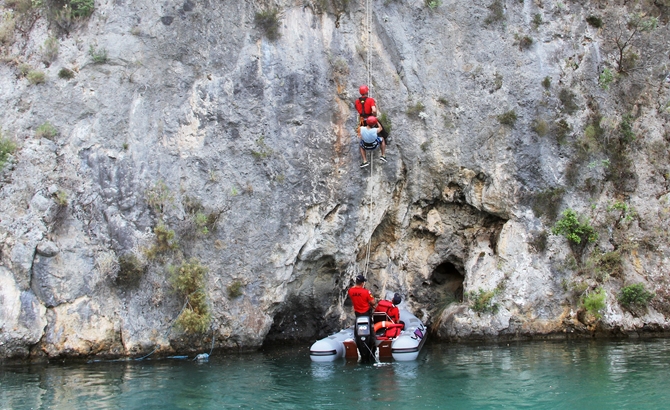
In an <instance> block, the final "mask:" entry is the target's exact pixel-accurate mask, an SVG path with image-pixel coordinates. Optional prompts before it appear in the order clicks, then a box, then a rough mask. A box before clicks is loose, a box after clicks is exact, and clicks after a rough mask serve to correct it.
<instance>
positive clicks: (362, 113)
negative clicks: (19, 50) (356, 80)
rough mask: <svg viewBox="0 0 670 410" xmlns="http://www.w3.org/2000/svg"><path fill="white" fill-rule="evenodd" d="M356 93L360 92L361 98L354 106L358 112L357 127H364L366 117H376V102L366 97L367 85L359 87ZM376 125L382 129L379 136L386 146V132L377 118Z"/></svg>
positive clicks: (368, 90)
mask: <svg viewBox="0 0 670 410" xmlns="http://www.w3.org/2000/svg"><path fill="white" fill-rule="evenodd" d="M358 91H359V92H360V94H361V96H360V97H358V99H356V101H355V102H354V105H355V107H356V111H358V125H359V127H364V126H365V125H366V120H367V118H368V117H370V116H374V117H377V102H376V101H375V99H374V98H372V97H368V93H369V92H370V89H369V88H368V86H367V85H362V86H360V88H359V89H358ZM377 124H379V125H380V127H381V128H382V131H381V133H380V134H379V136H380V137H382V138H383V139H384V142H385V143H387V144H388V131H386V130H385V129H384V126H383V125H382V123H381V122H380V121H379V118H377Z"/></svg>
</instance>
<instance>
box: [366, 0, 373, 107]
mask: <svg viewBox="0 0 670 410" xmlns="http://www.w3.org/2000/svg"><path fill="white" fill-rule="evenodd" d="M365 25H366V26H367V30H368V47H367V48H368V49H367V52H368V53H367V54H368V55H367V69H368V82H367V84H368V87H369V88H372V83H371V82H370V71H371V65H370V61H371V55H372V51H371V48H372V5H371V1H370V0H367V4H366V6H365ZM370 96H372V93H371V92H370Z"/></svg>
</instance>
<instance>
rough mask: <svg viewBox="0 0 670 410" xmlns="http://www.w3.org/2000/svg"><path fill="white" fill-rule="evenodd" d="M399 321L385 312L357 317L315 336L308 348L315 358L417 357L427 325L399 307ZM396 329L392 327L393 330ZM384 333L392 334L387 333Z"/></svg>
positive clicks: (318, 359) (400, 358)
mask: <svg viewBox="0 0 670 410" xmlns="http://www.w3.org/2000/svg"><path fill="white" fill-rule="evenodd" d="M399 311H400V323H398V324H396V323H392V322H390V321H388V320H386V319H387V317H386V315H385V314H377V313H374V314H373V315H372V321H370V318H368V317H358V318H356V324H355V326H352V327H349V328H346V329H343V330H340V331H339V332H338V333H335V334H332V335H330V336H327V337H324V338H323V339H320V340H317V341H316V342H314V344H313V345H312V346H311V347H310V349H309V357H310V358H311V359H312V361H314V362H332V361H335V360H338V359H342V358H345V359H347V360H359V357H360V358H361V359H362V360H365V359H366V358H368V359H369V358H370V357H372V358H374V359H378V360H380V361H389V360H391V359H393V360H396V361H411V360H416V358H417V357H418V356H419V352H420V351H421V348H422V347H423V344H424V342H425V341H426V336H427V334H426V333H427V332H426V327H425V326H424V325H423V322H421V321H420V320H419V319H418V318H417V317H416V316H414V315H413V314H412V313H410V312H409V311H407V310H405V309H403V308H400V309H399ZM394 329H395V330H396V331H393V330H394ZM387 334H389V335H392V336H386V335H387Z"/></svg>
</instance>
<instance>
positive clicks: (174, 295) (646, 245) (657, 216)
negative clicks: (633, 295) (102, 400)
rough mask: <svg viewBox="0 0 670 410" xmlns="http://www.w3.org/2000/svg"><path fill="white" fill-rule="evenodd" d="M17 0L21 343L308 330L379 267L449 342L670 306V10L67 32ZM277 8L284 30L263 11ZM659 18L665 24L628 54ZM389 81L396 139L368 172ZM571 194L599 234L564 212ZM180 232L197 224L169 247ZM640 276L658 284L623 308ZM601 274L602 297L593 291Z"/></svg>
mask: <svg viewBox="0 0 670 410" xmlns="http://www.w3.org/2000/svg"><path fill="white" fill-rule="evenodd" d="M5 3H6V4H5V10H4V11H5V17H4V19H5V20H4V21H3V24H5V23H6V22H7V19H8V17H7V16H12V15H13V16H15V19H16V20H15V21H16V22H17V23H16V27H17V29H16V30H15V31H14V34H13V37H11V38H10V39H9V40H5V41H3V43H2V55H3V56H4V59H3V63H2V64H0V73H1V75H0V87H1V88H2V91H3V92H2V93H1V94H0V99H1V100H0V104H1V105H2V107H4V115H3V120H2V123H1V124H0V125H1V126H2V135H3V137H5V138H10V139H12V140H13V141H15V142H16V143H17V145H18V149H17V150H16V151H15V152H14V153H13V154H12V156H11V157H10V158H9V162H8V164H7V165H6V166H5V168H4V169H3V170H2V182H1V183H0V193H1V194H0V196H1V197H2V201H0V215H1V216H0V257H1V261H0V262H1V266H0V283H1V284H2V286H0V302H2V303H1V304H0V357H5V358H7V357H25V356H27V355H29V354H31V353H32V354H33V355H46V356H48V357H58V356H68V355H103V356H104V355H108V356H119V355H139V354H147V353H149V352H152V351H154V349H156V351H158V352H159V353H170V352H175V351H180V352H191V351H198V350H202V349H207V348H209V347H210V346H211V345H212V344H213V345H214V346H215V347H218V348H236V349H252V348H256V347H258V346H260V345H261V344H262V343H263V342H264V341H268V342H276V341H295V340H300V341H301V342H305V343H306V341H308V340H313V339H314V338H316V337H320V336H323V335H324V334H326V333H328V332H331V331H334V330H336V329H338V328H340V327H341V326H343V325H344V324H347V323H350V322H351V317H352V312H351V307H350V305H349V304H348V303H347V300H346V289H347V288H348V287H349V286H350V285H351V281H352V278H353V277H354V276H355V275H356V274H358V273H364V274H366V275H367V276H368V277H369V285H370V287H371V289H372V290H373V293H374V294H375V295H376V296H378V297H384V296H385V295H386V293H387V292H395V291H397V292H400V293H401V294H402V295H403V298H404V303H406V304H407V306H408V307H409V308H410V309H412V310H413V311H414V312H415V313H417V315H418V316H419V317H421V318H422V319H423V320H424V321H425V322H426V323H428V324H429V325H430V326H431V328H432V330H433V333H434V335H435V336H437V337H441V338H445V339H471V338H501V337H505V338H508V337H511V338H519V337H533V336H546V335H554V334H562V333H577V334H585V335H591V334H636V333H637V332H640V331H662V330H665V329H667V327H668V320H667V319H666V315H668V314H670V304H668V302H670V291H668V289H669V288H668V285H669V279H668V276H667V267H668V266H669V265H668V245H667V243H668V242H667V239H668V238H667V232H668V217H667V215H668V210H669V209H670V208H669V206H670V204H669V202H668V187H669V183H668V180H670V177H668V175H670V165H669V161H668V140H669V139H670V138H668V135H670V129H669V126H668V120H669V119H670V112H669V108H668V104H669V103H668V101H670V92H669V88H670V82H669V78H670V77H668V75H669V73H670V67H669V64H668V55H667V50H668V47H667V46H668V40H667V39H668V38H670V36H669V35H668V34H669V33H668V26H667V11H668V10H667V7H666V6H663V5H662V4H654V3H647V2H642V3H640V4H637V5H636V6H632V5H626V4H618V3H616V2H572V1H570V2H566V3H560V2H559V3H556V4H553V3H552V4H549V3H546V2H531V1H528V0H527V1H524V2H517V1H506V2H491V3H489V2H488V1H486V2H480V1H475V2H469V3H464V2H456V1H443V2H442V3H441V4H440V5H439V6H438V7H436V8H434V9H431V8H429V7H427V6H426V3H425V2H424V1H419V0H417V1H372V2H371V4H372V11H373V12H372V15H371V22H372V24H371V27H370V30H369V31H368V30H367V27H366V25H365V22H366V14H365V4H364V2H353V1H350V2H337V1H333V2H327V1H324V2H309V1H305V2H289V1H280V2H277V3H274V4H272V5H271V4H269V3H268V4H264V3H262V2H238V3H235V2H232V3H231V2H226V3H221V2H212V1H207V0H205V1H201V2H194V1H186V2H173V1H165V2H159V3H156V2H150V1H144V0H138V1H123V0H115V1H96V3H95V7H96V8H95V12H94V13H93V15H92V16H90V17H89V18H88V19H85V20H82V21H79V22H77V23H76V24H74V25H73V26H72V27H70V28H69V29H68V31H64V30H63V29H62V28H59V27H58V25H57V24H56V23H55V22H54V20H53V19H52V18H51V19H50V18H49V13H48V11H47V10H46V9H45V8H41V9H33V10H31V11H28V12H26V13H24V14H21V13H19V12H18V11H16V10H14V11H12V10H10V9H11V7H10V5H8V4H7V2H5ZM47 3H48V2H47ZM497 6H500V7H502V8H501V9H499V11H501V14H496V10H498V9H497V8H496V7H497ZM270 7H278V10H279V11H280V13H279V15H278V16H279V18H278V21H279V33H280V37H279V38H278V39H276V40H274V41H271V40H269V39H268V38H267V36H265V35H264V33H263V30H262V29H261V27H259V24H258V23H257V22H255V16H256V13H258V12H259V11H262V10H268V9H269V8H270ZM634 13H646V14H644V16H645V18H648V17H650V16H653V17H657V18H658V26H657V27H655V29H654V30H652V31H650V32H639V33H637V34H635V35H634V36H633V37H632V40H631V43H630V44H631V45H630V46H629V48H627V49H626V50H625V51H630V52H634V53H635V54H636V55H637V60H636V61H635V62H634V64H633V67H631V68H630V69H629V70H627V72H625V73H623V72H622V73H618V71H617V68H618V61H619V54H618V51H619V50H618V49H617V47H616V41H615V39H616V38H618V37H617V36H619V38H620V37H621V36H623V35H628V34H630V33H632V32H631V31H625V30H626V29H624V28H622V27H625V24H619V23H620V22H624V23H625V22H626V21H628V20H629V19H630V18H631V16H633V15H634ZM538 16H539V17H538ZM589 16H599V17H601V18H602V21H603V22H604V25H603V27H601V28H596V27H594V26H593V25H590V24H587V23H586V18H587V17H589ZM19 29H20V30H19ZM49 37H55V38H56V39H57V41H58V54H57V57H56V58H55V59H53V61H51V62H49V63H45V62H44V60H45V58H44V55H45V48H46V43H45V41H46V40H47V39H48V38H49ZM626 38H627V37H626ZM528 39H531V40H528ZM104 50H106V53H107V59H106V61H104V62H95V61H94V55H96V54H98V55H100V53H101V52H102V51H104ZM368 52H369V56H370V62H371V66H370V70H369V73H368V70H367V58H368ZM631 58H632V57H631ZM633 60H635V59H634V58H633ZM22 64H28V65H29V66H30V67H31V68H32V69H34V70H41V71H43V72H44V73H45V75H46V81H45V82H44V83H41V84H31V83H30V81H29V80H28V79H27V78H26V77H25V76H23V75H21V70H22V69H24V68H22V67H25V66H22ZM62 68H67V69H70V70H72V71H73V72H74V78H72V79H64V78H60V77H59V75H58V74H59V71H60V70H61V69H62ZM606 68H607V69H608V70H610V71H611V72H614V73H615V74H617V75H616V77H615V78H614V79H613V81H612V82H611V84H608V88H607V89H606V88H604V87H603V86H602V85H603V84H602V82H601V83H599V78H600V74H601V73H602V72H603V70H604V69H606ZM368 75H369V78H370V86H371V89H372V96H373V97H375V98H376V99H377V102H378V106H379V108H380V110H381V112H382V113H384V114H385V115H386V116H387V118H388V119H389V122H388V125H392V133H391V135H392V139H391V143H390V145H389V147H388V154H387V156H388V159H389V162H388V163H386V164H381V163H380V162H378V161H375V162H373V166H372V167H371V168H370V169H364V170H361V169H359V167H358V164H359V161H360V154H359V153H358V148H357V145H356V135H355V127H356V115H355V110H354V109H353V104H352V101H353V99H354V98H356V97H357V96H358V93H357V90H358V86H359V85H360V84H362V83H367V82H368ZM418 103H421V104H420V105H418ZM573 105H574V107H573ZM510 111H513V112H514V114H515V115H516V121H515V122H513V123H512V124H503V123H501V120H500V116H502V115H503V114H505V113H508V112H510ZM626 115H630V117H625V116H626ZM625 118H628V119H627V120H625V121H624V119H625ZM45 122H49V123H50V124H51V125H53V127H54V128H55V129H56V130H57V134H56V135H53V136H52V135H44V133H43V132H41V131H40V130H39V127H40V126H41V125H43V124H44V123H45ZM624 122H626V124H629V125H630V126H631V127H630V129H628V128H625V124H624ZM622 124H624V125H622ZM622 127H623V128H622ZM622 130H624V131H625V130H628V131H629V132H628V133H626V132H624V131H622ZM630 133H633V134H634V138H628V139H626V138H627V137H626V136H630ZM629 140H634V141H629ZM375 155H378V154H375ZM375 158H376V157H375ZM615 204H620V205H619V207H618V208H615V207H614V205H615ZM623 205H625V206H626V207H627V208H625V209H624V208H622V207H623ZM567 208H570V209H574V210H576V211H577V212H578V213H579V214H580V215H582V216H583V218H585V219H586V220H587V221H588V222H589V223H590V224H591V225H592V226H593V227H594V228H595V229H596V231H597V232H598V233H599V239H598V240H597V241H596V242H595V243H591V244H588V246H575V245H574V244H573V245H572V246H571V245H570V244H569V242H568V241H567V240H566V239H565V238H564V237H562V236H559V235H553V234H551V228H552V227H553V226H554V224H555V222H556V220H558V218H560V213H559V212H560V211H562V210H564V209H567ZM622 209H623V210H622ZM631 209H634V212H632V211H631ZM198 218H200V219H198ZM203 218H204V219H203ZM161 226H164V227H165V229H167V230H172V231H174V234H175V238H174V239H173V240H172V241H173V243H175V244H176V245H175V246H174V247H171V248H170V249H167V250H163V251H161V252H154V253H153V254H152V250H154V251H155V250H156V249H157V248H156V244H160V243H161V237H160V235H161V233H160V229H161V228H160V227H161ZM157 227H159V228H158V230H157ZM368 245H369V252H368ZM603 255H608V257H609V258H610V259H608V260H611V259H614V263H609V264H606V263H605V262H603V261H604V260H605V259H606V258H605V257H604V256H603ZM193 258H195V259H193ZM184 260H198V261H200V263H202V264H203V265H205V266H206V267H207V269H208V271H207V274H206V275H205V282H204V290H205V295H206V304H207V306H208V308H209V312H210V314H211V322H210V325H209V326H208V327H207V330H206V331H204V332H200V333H196V334H190V333H188V332H184V331H183V329H180V328H179V327H178V326H175V319H176V318H177V316H178V315H179V314H180V313H181V312H183V310H184V308H185V306H186V305H188V304H185V298H184V296H183V295H181V294H179V293H178V292H176V291H175V290H174V288H173V286H172V285H171V282H170V280H169V278H170V275H171V274H170V272H171V267H174V266H177V265H179V264H180V263H181V262H182V261H184ZM128 261H131V262H128ZM128 263H129V265H128ZM128 266H130V267H131V268H136V269H135V270H133V269H129V268H128ZM633 283H642V284H644V285H645V287H646V288H647V289H648V290H650V291H652V292H654V293H655V295H656V296H655V298H654V299H653V300H652V302H651V303H650V304H649V306H647V307H645V308H639V307H638V308H636V309H628V308H624V307H622V306H621V304H620V302H619V301H618V299H617V296H618V294H619V292H620V289H621V288H622V287H624V286H627V285H630V284H633ZM599 288H603V289H605V291H606V295H607V296H606V302H605V308H604V309H602V310H601V311H600V312H599V314H601V315H602V317H600V318H598V317H597V315H594V314H593V312H588V311H587V310H585V309H584V307H583V304H582V303H581V301H582V300H583V298H584V297H586V296H587V295H589V294H593V293H594V292H596V290H597V289H599ZM486 292H491V294H492V295H493V296H492V298H491V299H490V300H489V301H488V303H485V304H484V309H482V308H481V307H480V306H478V305H477V304H476V302H477V301H478V300H479V301H481V298H478V296H477V295H480V296H481V295H483V294H484V293H486Z"/></svg>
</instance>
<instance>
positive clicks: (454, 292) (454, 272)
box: [431, 261, 465, 302]
mask: <svg viewBox="0 0 670 410" xmlns="http://www.w3.org/2000/svg"><path fill="white" fill-rule="evenodd" d="M431 280H432V281H433V283H435V284H436V285H439V286H440V287H441V288H442V290H443V292H444V294H445V297H446V298H448V299H449V298H452V299H453V301H454V302H463V281H464V280H465V276H463V274H461V272H460V271H459V270H458V268H457V267H456V265H454V264H453V263H451V262H446V261H445V262H442V263H441V264H439V265H438V266H437V267H436V268H435V269H433V273H432V274H431Z"/></svg>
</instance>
